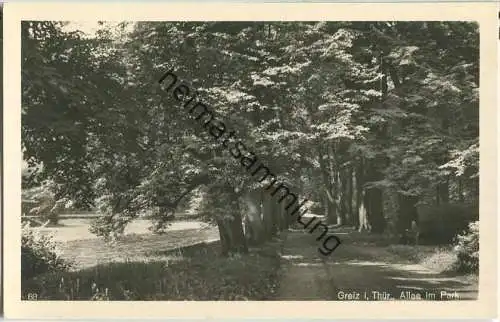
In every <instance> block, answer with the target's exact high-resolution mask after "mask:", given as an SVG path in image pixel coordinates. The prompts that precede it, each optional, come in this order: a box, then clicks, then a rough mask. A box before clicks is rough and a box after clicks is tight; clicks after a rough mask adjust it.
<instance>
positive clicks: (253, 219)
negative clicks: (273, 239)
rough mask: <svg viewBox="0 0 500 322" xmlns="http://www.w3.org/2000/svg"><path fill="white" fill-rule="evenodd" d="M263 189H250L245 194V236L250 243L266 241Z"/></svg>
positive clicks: (255, 243) (256, 243)
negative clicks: (263, 216) (263, 222)
mask: <svg viewBox="0 0 500 322" xmlns="http://www.w3.org/2000/svg"><path fill="white" fill-rule="evenodd" d="M261 201H262V200H261V191H260V190H255V191H249V192H247V193H246V194H245V195H244V196H243V204H244V207H243V211H244V213H245V216H244V217H245V237H246V239H247V241H248V243H249V244H251V245H259V244H261V243H262V242H263V241H264V239H265V238H264V227H263V224H262V217H261V213H262V208H261V206H262V204H261Z"/></svg>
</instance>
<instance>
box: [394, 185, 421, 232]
mask: <svg viewBox="0 0 500 322" xmlns="http://www.w3.org/2000/svg"><path fill="white" fill-rule="evenodd" d="M417 201H418V197H415V196H407V195H403V194H401V193H400V194H398V206H399V207H398V208H399V210H398V223H397V230H398V232H399V233H400V234H402V233H404V231H405V229H409V228H410V226H411V222H412V221H413V220H415V222H417V223H418V214H417V207H416V203H417Z"/></svg>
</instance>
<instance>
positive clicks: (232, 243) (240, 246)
mask: <svg viewBox="0 0 500 322" xmlns="http://www.w3.org/2000/svg"><path fill="white" fill-rule="evenodd" d="M216 222H217V226H218V228H219V236H220V241H221V246H222V254H223V255H228V254H230V253H247V252H248V246H247V242H246V239H245V235H244V233H243V224H242V218H241V215H240V213H239V211H235V213H234V216H233V218H224V219H222V218H216Z"/></svg>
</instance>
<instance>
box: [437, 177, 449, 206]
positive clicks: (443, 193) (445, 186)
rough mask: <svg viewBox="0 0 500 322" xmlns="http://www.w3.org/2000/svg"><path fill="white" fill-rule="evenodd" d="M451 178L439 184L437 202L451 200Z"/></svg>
mask: <svg viewBox="0 0 500 322" xmlns="http://www.w3.org/2000/svg"><path fill="white" fill-rule="evenodd" d="M449 190H450V189H449V180H448V179H446V181H445V182H441V183H439V184H438V185H437V191H436V198H437V202H436V203H437V204H438V205H440V204H443V203H448V202H449V201H450V194H449Z"/></svg>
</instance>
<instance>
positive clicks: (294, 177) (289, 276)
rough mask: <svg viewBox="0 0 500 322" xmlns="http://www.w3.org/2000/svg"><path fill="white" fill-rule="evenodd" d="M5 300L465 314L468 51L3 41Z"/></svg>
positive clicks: (380, 39)
mask: <svg viewBox="0 0 500 322" xmlns="http://www.w3.org/2000/svg"><path fill="white" fill-rule="evenodd" d="M21 46H22V48H21V50H22V62H21V64H22V66H21V72H22V119H21V122H22V150H23V161H22V162H23V168H22V223H23V226H22V232H20V233H22V245H21V263H22V268H21V269H22V274H21V275H22V279H21V280H22V283H21V284H22V292H21V296H22V299H23V300H65V301H68V300H69V301H77V300H107V301H117V300H119V301H122V300H136V301H148V300H151V301H160V300H176V301H179V300H194V301H204V300H224V301H240V300H243V301H256V300H281V301H283V300H332V301H381V300H382V301H390V300H396V301H410V300H425V301H448V300H453V301H456V300H475V299H477V297H478V270H479V226H478V224H479V29H478V24H477V23H474V22H460V21H433V22H425V21H396V22H395V21H390V22H389V21H365V22H350V21H312V22H310V21H308V22H283V21H262V22H252V21H242V22H224V21H218V22H211V21H203V22H141V21H135V22H133V21H125V22H109V21H107V22H98V21H87V22H76V21H66V22H61V21H22V43H21Z"/></svg>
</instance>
